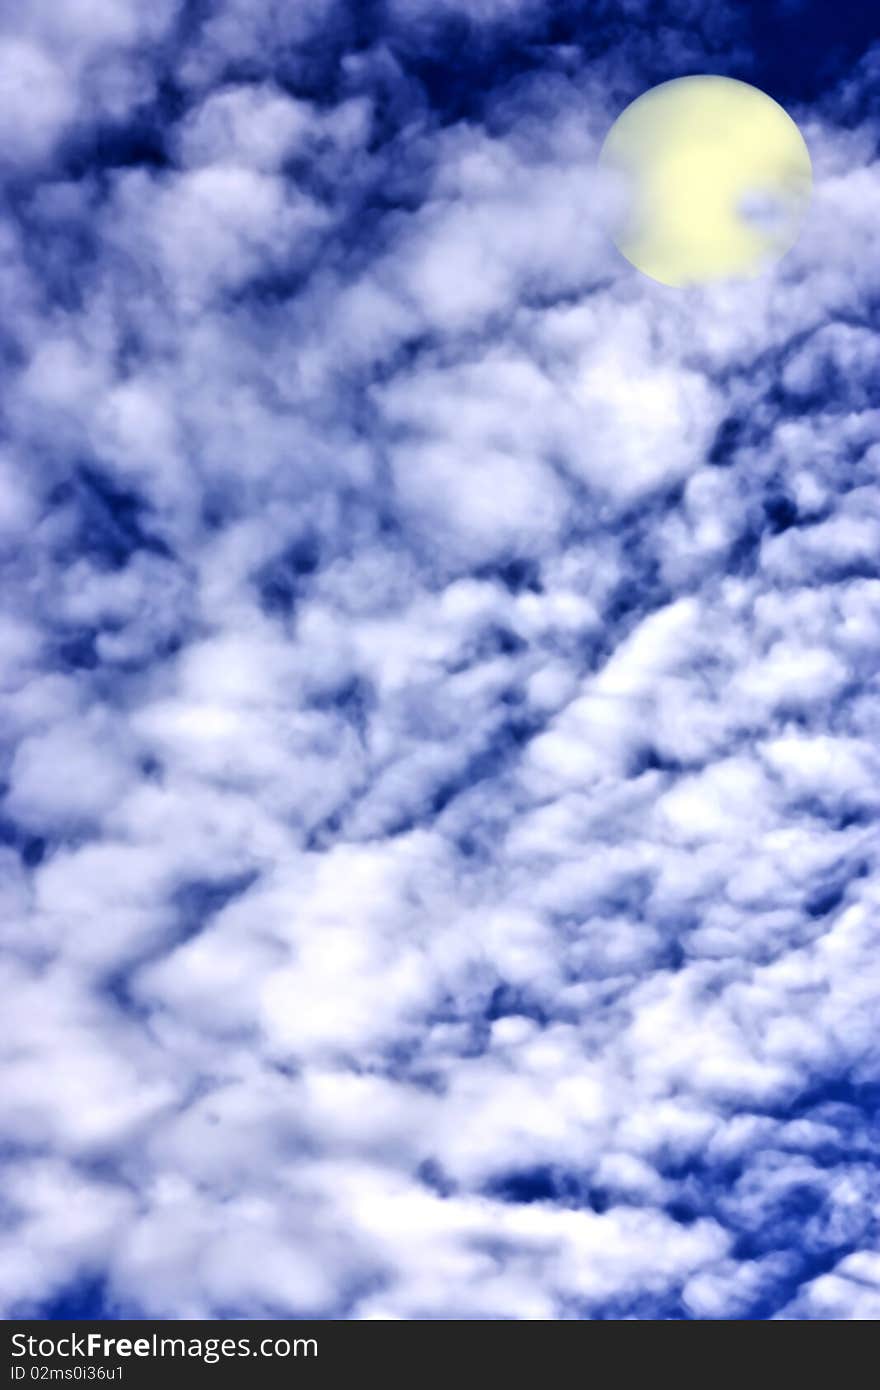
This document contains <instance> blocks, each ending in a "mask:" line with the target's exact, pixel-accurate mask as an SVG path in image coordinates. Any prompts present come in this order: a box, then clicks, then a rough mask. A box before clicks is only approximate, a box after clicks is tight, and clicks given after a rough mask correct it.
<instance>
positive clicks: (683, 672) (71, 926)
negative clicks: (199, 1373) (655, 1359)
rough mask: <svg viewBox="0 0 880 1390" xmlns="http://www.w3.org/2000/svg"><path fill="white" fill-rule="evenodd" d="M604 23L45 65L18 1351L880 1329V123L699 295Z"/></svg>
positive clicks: (22, 981) (190, 28)
mask: <svg viewBox="0 0 880 1390" xmlns="http://www.w3.org/2000/svg"><path fill="white" fill-rule="evenodd" d="M429 10H430V12H429ZM4 13H5V11H4ZM10 14H11V11H10ZM564 18H565V25H564V26H563V28H564V29H565V35H566V36H567V37H566V39H565V42H564V43H563V42H560V43H557V42H556V41H555V39H554V36H553V34H552V33H551V32H550V30H548V29H547V25H548V23H549V20H548V16H547V14H546V13H545V11H544V8H543V7H542V6H540V5H538V4H532V3H531V0H527V3H513V0H511V3H507V0H503V3H502V0H498V3H492V4H489V3H486V4H482V3H481V4H470V3H465V0H447V3H445V4H444V5H443V6H442V7H441V6H434V7H428V8H426V7H425V6H423V5H421V4H420V3H417V0H395V3H394V4H393V5H388V6H386V7H378V8H377V9H376V11H375V13H373V12H372V11H371V12H370V15H369V16H367V17H366V18H361V19H358V17H357V16H355V15H354V13H353V11H352V10H351V9H350V7H347V6H345V5H342V4H338V3H326V4H325V3H314V4H310V5H299V6H290V5H288V6H284V5H280V4H275V3H273V2H272V0H261V3H257V4H253V3H248V4H243V3H238V0H234V2H233V0H222V3H221V0H218V2H217V3H216V4H212V5H210V6H208V7H207V8H205V9H204V12H202V13H201V14H199V15H195V14H193V13H192V12H191V11H190V10H189V9H185V10H181V11H180V12H179V13H177V12H176V11H175V9H174V7H173V6H170V5H169V6H164V7H163V6H160V7H158V8H156V7H154V8H153V9H152V10H151V11H150V13H149V14H147V13H146V12H144V13H141V12H140V10H138V11H137V12H136V11H135V9H134V8H132V7H131V6H127V5H121V6H120V5H106V4H103V3H98V2H97V0H91V2H90V3H81V4H75V5H74V4H68V5H65V6H62V7H61V8H60V10H59V9H57V8H55V7H51V6H47V5H43V4H37V5H32V6H31V7H30V8H29V10H28V14H27V16H26V17H25V18H24V19H22V20H21V22H20V23H19V22H18V21H17V22H16V25H15V26H12V28H14V34H13V33H12V32H11V30H10V35H9V36H7V38H6V39H5V40H4V43H3V45H2V46H0V126H3V127H4V128H5V127H8V128H9V131H10V138H11V144H10V141H9V140H8V141H7V145H8V149H7V153H6V154H5V155H4V156H3V158H4V160H5V162H6V163H7V165H8V166H9V167H10V169H11V171H12V173H13V175H14V181H15V198H14V199H12V200H11V201H10V204H9V206H8V208H7V210H6V212H5V213H4V220H3V221H2V223H0V279H2V283H3V286H4V290H6V291H8V302H9V304H10V306H11V308H10V312H9V314H8V316H7V319H6V320H5V322H4V329H3V363H4V366H3V370H4V374H5V380H4V385H5V386H6V387H7V390H6V393H5V396H6V402H7V406H6V413H5V433H4V441H3V448H2V453H0V562H2V565H3V591H4V600H5V604H6V610H7V611H6V612H5V614H4V616H3V619H2V622H0V702H2V727H3V730H4V738H3V743H2V750H0V756H2V773H0V781H2V806H0V874H2V878H0V898H2V914H0V915H2V927H0V937H2V949H3V961H4V964H3V998H4V1001H5V1006H6V1013H7V1015H8V1017H9V1018H10V1019H11V1022H12V1027H11V1030H10V1038H11V1041H12V1045H11V1046H10V1047H9V1049H8V1052H7V1054H6V1055H5V1057H4V1063H3V1069H2V1078H3V1079H2V1081H0V1129H2V1136H3V1155H4V1159H3V1162H4V1165H5V1168H4V1193H5V1200H6V1201H7V1203H8V1205H9V1208H10V1212H11V1214H12V1216H13V1218H14V1223H15V1224H13V1226H11V1227H10V1231H11V1234H10V1233H9V1232H8V1233H7V1237H6V1239H7V1240H11V1241H14V1243H15V1257H14V1258H8V1259H5V1258H0V1266H2V1268H3V1269H4V1271H6V1272H5V1273H4V1275H3V1277H2V1280H0V1306H2V1308H3V1310H4V1311H5V1312H6V1313H7V1315H15V1314H18V1313H21V1312H36V1313H43V1314H45V1313H47V1312H48V1314H49V1315H52V1314H53V1310H54V1311H57V1310H58V1309H59V1308H60V1309H63V1308H64V1306H65V1299H66V1298H67V1297H68V1296H69V1295H71V1292H73V1293H74V1294H75V1293H76V1291H77V1290H80V1291H82V1290H83V1289H88V1288H99V1289H100V1291H101V1292H100V1299H101V1309H102V1310H103V1311H105V1312H109V1313H111V1314H120V1313H121V1314H125V1313H134V1314H140V1315H148V1316H149V1315H156V1316H168V1317H178V1318H179V1317H197V1318H213V1317H218V1316H224V1315H228V1314H229V1313H230V1311H231V1312H233V1313H234V1314H235V1315H236V1316H241V1317H247V1316H264V1317H284V1316H297V1315H312V1314H314V1315H317V1316H322V1317H326V1316H330V1317H334V1316H335V1317H346V1318H369V1319H395V1318H398V1319H399V1318H403V1319H410V1318H425V1317H428V1318H437V1317H440V1318H446V1317H449V1318H452V1317H484V1318H499V1317H500V1318H526V1319H532V1318H542V1319H547V1318H551V1319H556V1318H566V1319H567V1318H594V1317H596V1318H599V1317H602V1318H605V1317H616V1318H650V1317H660V1318H668V1317H688V1318H753V1317H762V1318H765V1317H766V1318H769V1317H780V1318H805V1319H810V1318H825V1317H835V1318H838V1317H839V1318H850V1317H853V1318H861V1317H865V1318H867V1317H874V1316H876V1306H877V1298H876V1285H877V1279H876V1268H875V1265H876V1259H877V1256H876V1249H877V1224H876V1209H877V1185H876V1157H877V1144H878V1136H877V1129H876V1119H875V1116H876V1099H877V1085H878V1077H880V1070H878V1068H880V1052H878V1046H877V1041H876V1027H875V1019H876V1006H877V991H878V972H877V965H876V961H877V945H878V943H877V928H876V922H877V897H878V881H880V880H878V858H877V845H876V820H877V814H878V793H877V791H876V788H877V784H878V779H877V772H878V768H877V754H876V751H875V750H876V747H877V736H878V731H880V714H878V709H880V707H878V700H877V690H876V659H875V653H876V648H877V642H878V637H880V577H878V574H877V554H878V525H880V494H878V490H877V481H876V460H877V456H878V450H880V428H878V416H877V412H876V411H875V410H874V409H873V407H872V401H873V387H874V385H875V384H876V375H877V358H878V354H877V346H876V345H877V334H876V324H875V322H874V317H873V310H872V308H871V305H873V303H874V302H875V300H876V292H877V274H878V271H877V263H876V257H875V256H872V255H871V254H870V251H871V246H872V240H871V238H872V237H873V236H874V235H875V229H876V215H875V213H876V208H877V202H878V198H880V176H878V170H877V165H876V162H875V161H874V148H875V141H874V127H873V125H872V118H871V117H870V114H869V113H867V114H866V113H865V112H864V111H863V110H862V107H861V105H860V103H859V100H858V99H857V98H858V92H857V91H856V88H855V87H854V86H853V83H856V86H857V85H858V83H857V80H856V78H853V79H851V80H850V81H849V82H848V84H846V85H845V87H844V88H842V89H841V90H839V91H836V92H835V91H832V92H829V93H827V94H826V95H825V97H824V98H823V99H822V100H821V101H819V102H817V103H816V104H815V105H814V106H813V107H812V108H810V109H809V110H806V109H804V110H802V111H801V112H799V113H798V114H799V116H800V117H801V118H802V120H803V124H804V128H805V130H806V131H807V135H808V138H809V141H810V147H811V152H812V154H813V158H814V166H815V170H816V176H817V187H816V198H815V204H814V211H813V216H812V219H811V222H810V225H809V227H808V228H807V230H806V233H805V235H804V237H803V239H802V241H801V242H800V243H799V245H798V246H797V247H796V248H795V249H794V250H793V251H792V253H791V254H790V255H789V256H788V257H787V258H786V259H785V260H784V261H783V262H782V263H781V264H780V265H779V266H778V267H777V268H776V269H775V270H774V271H773V272H772V273H770V274H768V275H767V276H765V277H764V278H763V279H761V280H758V281H755V282H750V283H749V284H747V285H730V286H716V287H714V288H711V289H707V290H705V291H698V290H693V291H690V290H689V291H685V292H681V293H670V292H668V291H665V290H662V289H661V287H658V286H656V285H654V284H653V283H649V282H648V281H646V280H641V279H639V278H638V277H637V276H636V275H634V274H633V273H632V272H631V271H630V270H629V269H628V268H627V267H626V266H625V265H624V264H623V262H622V261H621V260H620V259H619V258H618V257H616V255H615V254H614V252H613V250H612V249H611V247H610V243H609V242H608V239H607V237H606V235H605V226H606V221H607V217H608V213H609V208H610V202H609V197H610V194H609V190H608V189H606V188H604V187H603V185H602V183H601V181H600V180H599V179H598V178H597V176H596V174H595V171H594V162H595V156H596V153H597V150H598V145H599V141H600V139H601V137H602V135H603V133H604V129H605V128H606V126H607V124H608V122H609V121H610V119H611V118H612V116H613V114H614V111H615V109H617V107H618V106H619V105H620V104H621V102H622V100H623V99H625V98H624V93H625V91H629V90H630V89H632V90H633V92H635V91H636V90H638V89H639V88H640V86H645V85H647V84H648V83H649V82H650V81H651V80H654V76H655V74H654V68H653V66H652V64H653V63H654V62H655V61H658V60H657V57H656V55H657V53H658V52H659V53H661V54H662V55H665V56H664V58H663V61H664V62H666V61H667V60H668V61H669V62H672V61H673V57H674V63H673V66H676V65H679V66H680V65H681V64H682V63H683V64H684V66H685V67H688V66H689V65H692V64H693V63H699V65H701V66H704V67H705V66H711V65H712V55H713V53H715V52H716V49H717V44H718V43H719V42H721V39H722V37H723V36H724V35H725V34H726V35H728V37H729V36H730V35H731V34H733V33H734V32H735V31H736V25H735V24H734V20H733V17H732V16H731V14H730V13H729V12H728V11H727V10H724V11H723V12H722V11H719V12H718V15H717V16H716V20H715V22H714V24H713V23H710V22H708V21H707V22H706V23H705V24H704V26H703V28H702V29H700V28H698V27H697V24H696V21H697V18H698V16H697V14H696V11H695V9H694V7H693V6H692V5H690V4H689V3H688V4H686V3H680V4H675V5H669V6H666V7H665V9H664V11H663V14H662V17H658V16H656V15H655V19H656V21H657V22H656V24H654V31H653V32H652V26H651V24H649V23H648V20H647V19H646V17H645V15H644V14H643V12H642V9H641V7H640V6H639V5H638V4H636V3H632V4H630V3H629V0H626V3H623V0H621V2H620V3H614V4H611V3H609V4H607V5H603V6H600V7H598V8H597V9H596V11H595V15H594V16H592V17H591V24H592V26H593V31H594V32H593V31H591V36H586V35H585V33H584V31H583V28H582V27H581V28H580V29H579V28H578V27H577V24H576V23H575V21H576V19H577V16H576V15H574V12H573V11H572V13H571V14H569V13H568V11H566V16H565V17H564ZM661 20H662V22H661ZM701 22H702V21H701ZM566 25H567V26H568V28H565V26H566ZM572 25H574V28H573V29H571V26H572ZM359 26H360V27H359ZM658 26H659V27H658ZM569 29H571V32H570V33H569ZM465 32H467V33H469V34H470V35H471V37H472V40H473V42H474V43H475V44H477V46H478V47H479V45H480V44H482V45H483V49H481V50H480V51H481V52H485V53H496V52H497V53H498V54H499V55H504V54H507V58H508V59H509V62H510V63H511V64H512V67H507V66H505V64H504V63H499V66H498V69H497V73H496V77H495V78H494V79H493V84H492V85H491V86H490V87H489V88H488V89H487V90H485V91H483V90H481V91H480V92H479V93H477V92H474V93H472V97H473V99H472V100H471V101H470V104H469V103H468V102H467V101H465V100H464V99H463V97H462V94H461V93H460V92H459V93H458V94H457V95H456V94H455V93H450V92H449V91H444V90H443V89H442V84H440V83H438V80H437V71H438V65H439V68H443V65H444V64H446V68H448V67H449V62H450V58H451V53H452V49H451V48H450V47H449V45H451V44H453V43H458V42H460V40H461V36H462V34H463V33H465ZM560 32H561V31H560ZM736 32H739V31H736ZM542 36H543V37H542ZM556 37H558V35H556ZM588 38H589V41H587V39H588ZM569 39H571V42H569V41H568V40H569ZM551 40H552V41H551ZM496 45H497V46H498V47H497V48H496V47H495V46H496ZM517 45H518V46H517ZM652 45H653V47H652ZM649 49H650V50H651V53H652V54H653V57H650V58H649V56H648V51H649ZM511 55H515V61H514V56H511ZM670 55H672V56H670ZM675 55H677V56H675ZM682 55H684V56H682ZM715 65H716V66H717V64H715ZM444 70H445V69H444ZM486 70H487V71H488V70H489V69H488V68H487V69H486ZM676 70H678V67H676ZM450 71H451V69H450ZM467 71H468V72H469V71H470V69H469V68H468V69H467ZM865 71H868V68H865ZM859 72H862V69H859ZM4 74H5V76H4ZM664 75H666V74H664ZM35 87H39V88H40V91H41V93H42V100H41V102H40V103H39V109H37V106H36V105H35V102H34V95H33V93H34V89H35ZM854 113H855V114H854ZM16 132H17V133H18V134H17V136H16ZM12 137H15V138H12ZM16 138H17V140H18V144H17V145H16V143H15V139H16ZM13 147H14V148H13ZM72 1199H73V1200H72Z"/></svg>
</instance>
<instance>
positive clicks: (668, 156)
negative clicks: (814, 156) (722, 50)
mask: <svg viewBox="0 0 880 1390" xmlns="http://www.w3.org/2000/svg"><path fill="white" fill-rule="evenodd" d="M599 164H600V167H601V168H602V169H604V170H605V171H606V173H607V174H608V175H609V176H611V177H612V178H613V179H616V180H617V183H618V187H619V190H620V194H621V205H620V206H621V210H620V214H619V217H618V218H617V219H616V221H615V226H614V231H613V239H614V242H615V244H616V246H617V247H618V249H619V250H620V251H621V252H622V254H623V255H624V256H625V257H626V259H627V260H628V261H630V262H631V263H632V264H633V265H634V266H636V268H637V269H638V270H641V271H643V272H644V274H645V275H650V276H651V278H652V279H654V280H659V281H660V282H661V283H662V284H664V285H687V284H695V283H697V284H698V283H704V282H706V281H711V280H724V279H728V278H739V277H746V278H751V277H753V276H755V275H760V274H761V272H762V271H764V270H765V269H766V268H767V267H768V266H769V265H772V264H773V263H774V262H775V261H777V260H779V258H780V257H781V256H784V255H785V253H786V251H788V250H789V249H790V248H791V247H792V246H793V245H794V243H795V241H796V240H797V238H798V235H799V233H800V230H801V226H802V224H803V220H804V217H805V215H806V211H807V208H808V206H809V202H810V194H811V191H812V186H813V170H812V165H811V163H810V155H809V151H808V150H807V146H806V144H805V143H804V138H803V136H802V135H801V133H800V131H799V130H798V128H797V126H796V125H795V123H794V121H793V120H792V119H791V117H790V116H789V115H788V114H787V112H785V111H784V110H783V109H782V107H781V106H780V105H779V104H778V102H775V101H774V100H773V99H772V97H768V96H767V95H766V93H765V92H762V91H759V90H758V88H757V87H752V86H750V85H749V83H747V82H738V81H736V80H735V79H734V78H731V77H710V76H706V77H679V78H675V79H674V80H673V81H672V82H664V83H662V84H661V85H660V86H659V87H653V88H652V89H651V90H650V91H649V92H645V93H644V95H643V96H640V97H638V98H637V99H636V100H635V101H634V102H632V103H631V104H630V105H629V106H628V107H627V108H626V110H625V111H624V112H623V113H622V114H621V115H620V116H619V117H618V118H617V120H616V121H615V122H614V125H613V126H612V127H611V129H610V131H609V132H608V135H607V137H606V140H605V143H604V145H603V146H602V151H601V154H600V156H599Z"/></svg>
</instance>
